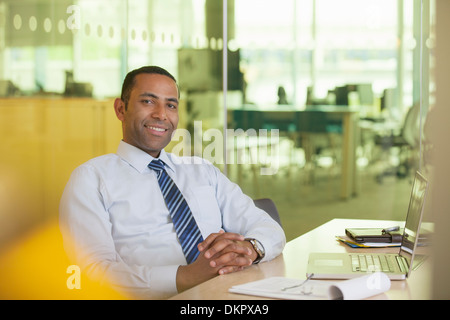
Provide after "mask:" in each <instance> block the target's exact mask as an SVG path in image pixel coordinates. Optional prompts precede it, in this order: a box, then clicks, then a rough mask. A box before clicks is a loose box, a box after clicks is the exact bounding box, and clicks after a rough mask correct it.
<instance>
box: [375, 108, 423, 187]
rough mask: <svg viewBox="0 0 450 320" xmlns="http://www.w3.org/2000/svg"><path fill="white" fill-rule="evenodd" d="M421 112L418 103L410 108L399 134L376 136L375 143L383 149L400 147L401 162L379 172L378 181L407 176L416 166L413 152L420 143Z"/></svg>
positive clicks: (388, 149)
mask: <svg viewBox="0 0 450 320" xmlns="http://www.w3.org/2000/svg"><path fill="white" fill-rule="evenodd" d="M419 113H420V105H419V104H418V103H416V104H414V105H413V106H412V107H410V108H409V109H408V112H407V113H406V116H405V119H404V122H403V126H402V128H401V130H400V133H399V134H397V135H395V134H391V135H388V136H386V135H382V136H380V135H377V136H375V144H376V145H378V146H380V147H381V149H382V150H383V151H390V150H391V149H392V148H399V149H400V153H399V158H400V159H399V160H400V161H399V164H398V165H397V166H395V167H390V168H388V169H386V170H384V171H383V172H381V173H379V174H378V175H377V176H376V180H377V182H378V183H382V182H383V178H384V177H386V176H397V177H398V178H405V177H407V176H408V174H409V172H410V171H411V168H412V167H413V166H414V163H413V161H414V159H413V158H414V157H413V156H411V152H412V151H414V150H416V149H417V148H418V146H419V143H420V137H419V124H418V120H419Z"/></svg>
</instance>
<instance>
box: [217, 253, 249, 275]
mask: <svg viewBox="0 0 450 320" xmlns="http://www.w3.org/2000/svg"><path fill="white" fill-rule="evenodd" d="M252 262H253V261H252V259H250V257H249V255H246V254H239V253H236V252H234V251H230V252H227V253H224V254H221V255H219V256H218V257H217V258H214V259H212V260H211V261H210V263H209V265H210V266H211V267H213V268H216V267H218V268H220V269H223V268H224V267H232V268H233V267H247V266H250V265H251V264H252ZM219 272H220V270H219Z"/></svg>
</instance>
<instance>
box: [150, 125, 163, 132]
mask: <svg viewBox="0 0 450 320" xmlns="http://www.w3.org/2000/svg"><path fill="white" fill-rule="evenodd" d="M145 127H146V128H149V129H152V130H155V131H160V132H164V131H166V129H163V128H156V127H150V126H145Z"/></svg>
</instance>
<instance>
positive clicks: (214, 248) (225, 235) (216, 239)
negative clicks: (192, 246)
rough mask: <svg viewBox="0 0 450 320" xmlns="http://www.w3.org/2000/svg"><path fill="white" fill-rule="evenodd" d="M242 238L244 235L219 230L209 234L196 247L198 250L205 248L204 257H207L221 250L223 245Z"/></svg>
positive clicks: (225, 245)
mask: <svg viewBox="0 0 450 320" xmlns="http://www.w3.org/2000/svg"><path fill="white" fill-rule="evenodd" d="M243 240H244V236H242V235H240V234H237V233H231V232H225V231H223V230H221V231H219V233H212V234H210V235H209V236H208V237H207V238H206V239H205V240H204V241H203V242H202V243H200V244H199V245H198V249H199V251H200V252H202V251H204V250H206V249H207V251H206V252H205V258H207V259H209V258H211V257H212V256H214V255H215V254H216V253H217V252H220V251H222V250H223V249H224V248H225V247H227V246H229V245H232V244H234V243H235V241H243Z"/></svg>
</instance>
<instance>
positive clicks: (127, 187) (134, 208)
mask: <svg viewBox="0 0 450 320" xmlns="http://www.w3.org/2000/svg"><path fill="white" fill-rule="evenodd" d="M160 159H161V160H163V161H164V162H165V163H166V169H167V172H168V174H169V175H170V176H171V178H172V179H173V180H174V182H175V183H176V184H177V186H178V188H179V189H180V190H181V192H182V194H183V196H184V197H185V199H186V201H187V203H188V204H189V207H190V208H191V211H192V213H193V215H194V217H195V220H196V221H197V224H198V226H199V228H200V230H201V233H202V235H203V238H206V237H207V236H208V235H210V234H211V233H215V232H218V231H219V230H221V229H223V230H225V231H228V232H235V233H239V234H242V235H244V236H245V237H250V238H256V239H258V240H259V241H260V242H261V243H262V244H263V246H264V248H265V251H266V256H265V258H264V260H271V259H273V258H275V257H276V256H277V255H279V254H280V253H281V251H282V250H283V247H284V245H285V241H286V238H285V235H284V232H283V230H282V229H281V227H280V226H279V225H278V223H276V222H275V221H274V220H273V219H272V218H271V217H270V216H269V215H268V214H266V213H265V212H264V211H262V210H260V209H258V208H256V207H255V206H254V204H253V201H252V199H250V198H249V197H248V196H246V195H244V194H243V193H242V191H241V189H240V188H239V187H238V186H237V185H236V184H234V183H232V182H231V181H230V180H229V179H228V178H227V177H225V176H224V175H223V174H222V173H221V172H220V170H218V169H217V168H216V167H214V166H213V165H212V164H210V163H209V162H207V161H205V160H203V159H200V158H196V157H182V158H180V157H177V156H175V155H173V154H170V153H166V152H164V150H163V151H161V154H160ZM152 160H153V157H151V156H150V155H149V154H147V153H145V152H144V151H142V150H140V149H138V148H136V147H134V146H131V145H129V144H127V143H125V142H123V141H121V142H120V144H119V147H118V151H117V153H116V154H107V155H104V156H100V157H97V158H94V159H92V160H90V161H88V162H86V163H84V164H83V165H81V166H79V167H78V168H76V169H75V170H74V172H73V173H72V175H71V177H70V179H69V181H68V183H67V186H66V188H65V190H64V193H63V195H62V198H61V203H60V227H61V231H62V234H63V238H64V245H65V248H66V250H67V252H68V253H69V256H70V257H72V258H73V259H75V261H76V263H77V264H78V265H79V266H80V267H82V268H83V270H86V271H87V272H99V273H101V274H103V275H104V276H106V277H107V279H108V280H109V281H110V282H112V283H113V284H114V285H115V286H117V287H119V288H120V289H122V290H124V291H125V292H128V293H131V294H133V295H134V296H135V297H139V298H164V297H168V296H171V295H174V294H176V293H177V290H176V273H177V269H178V266H179V265H185V264H186V259H185V257H184V255H183V251H182V249H181V246H180V243H179V241H178V238H177V235H176V232H175V229H174V226H173V224H172V220H171V218H170V213H169V211H168V209H167V207H166V204H165V202H164V198H163V196H162V194H161V191H160V189H159V185H158V181H157V178H156V172H154V171H153V170H151V169H149V168H148V167H147V166H148V164H149V163H150V162H151V161H152ZM264 260H263V261H264Z"/></svg>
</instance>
